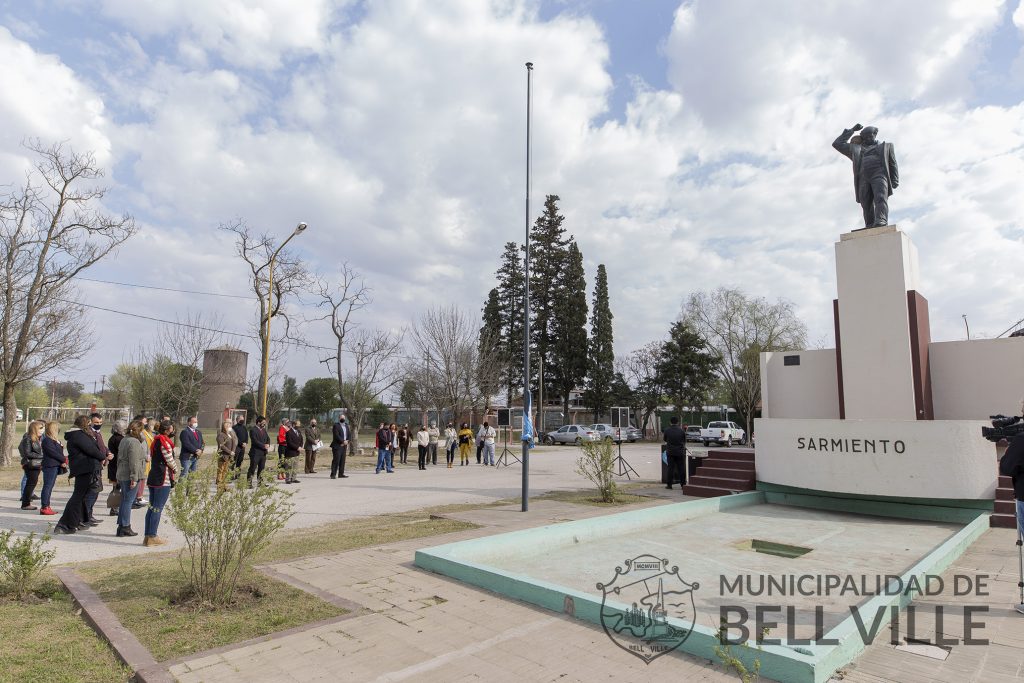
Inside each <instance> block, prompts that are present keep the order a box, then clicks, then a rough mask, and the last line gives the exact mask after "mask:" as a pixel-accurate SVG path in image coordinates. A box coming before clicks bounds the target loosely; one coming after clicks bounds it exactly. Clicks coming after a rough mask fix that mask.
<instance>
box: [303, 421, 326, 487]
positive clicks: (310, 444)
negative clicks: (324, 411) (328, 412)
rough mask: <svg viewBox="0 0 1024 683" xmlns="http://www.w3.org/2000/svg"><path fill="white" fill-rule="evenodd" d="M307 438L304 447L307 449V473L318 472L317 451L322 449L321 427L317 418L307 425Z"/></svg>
mask: <svg viewBox="0 0 1024 683" xmlns="http://www.w3.org/2000/svg"><path fill="white" fill-rule="evenodd" d="M304 436H305V437H306V438H305V439H304V441H303V444H302V445H303V449H304V450H305V451H306V474H316V452H317V451H318V450H320V446H321V443H320V428H319V427H317V426H316V418H313V419H312V420H310V421H309V424H308V425H306V433H305V435H304Z"/></svg>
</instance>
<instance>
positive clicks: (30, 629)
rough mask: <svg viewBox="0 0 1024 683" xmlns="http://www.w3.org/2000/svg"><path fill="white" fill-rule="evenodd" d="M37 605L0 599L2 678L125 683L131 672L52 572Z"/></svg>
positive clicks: (57, 682)
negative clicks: (80, 614)
mask: <svg viewBox="0 0 1024 683" xmlns="http://www.w3.org/2000/svg"><path fill="white" fill-rule="evenodd" d="M36 595H37V596H41V598H42V599H40V600H39V602H37V603H35V604H28V603H21V602H17V601H15V600H10V599H7V598H0V623H2V624H3V628H2V629H0V631H2V632H3V647H0V672H2V673H0V679H2V680H5V681H18V683H61V682H67V683H72V682H74V683H80V682H81V681H104V683H106V682H107V681H110V682H111V683H113V682H116V681H127V680H128V678H129V677H130V676H131V673H132V672H131V671H130V670H128V669H127V668H125V667H124V666H123V665H122V664H121V663H120V662H119V661H118V660H117V658H116V657H115V656H114V653H113V652H112V651H111V650H110V648H109V647H108V646H107V644H106V643H105V642H104V641H102V640H100V638H99V636H97V635H96V634H95V632H93V630H92V629H91V628H89V626H88V624H86V623H85V621H83V620H82V618H81V617H80V616H78V614H77V608H76V607H75V605H74V603H73V602H72V601H71V596H70V595H69V594H68V593H67V592H66V591H65V590H64V587H63V586H62V585H61V584H60V582H59V581H58V580H57V579H56V578H54V577H52V576H50V577H47V578H46V579H45V580H43V581H41V582H40V585H39V587H38V589H37V591H36Z"/></svg>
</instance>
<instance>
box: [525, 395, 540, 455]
mask: <svg viewBox="0 0 1024 683" xmlns="http://www.w3.org/2000/svg"><path fill="white" fill-rule="evenodd" d="M523 441H526V442H527V444H528V447H529V448H533V447H534V446H535V445H537V444H536V443H534V437H533V422H531V421H530V397H529V396H527V398H526V401H525V403H524V407H523Z"/></svg>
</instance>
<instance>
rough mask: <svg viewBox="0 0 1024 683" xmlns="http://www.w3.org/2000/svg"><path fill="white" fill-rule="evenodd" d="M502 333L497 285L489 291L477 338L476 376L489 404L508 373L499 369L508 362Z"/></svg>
mask: <svg viewBox="0 0 1024 683" xmlns="http://www.w3.org/2000/svg"><path fill="white" fill-rule="evenodd" d="M501 333H502V329H501V300H500V298H499V297H498V288H497V287H495V288H494V289H492V290H491V291H490V292H488V293H487V303H485V304H484V311H483V321H482V324H481V326H480V335H479V337H478V339H477V361H478V364H479V367H478V372H477V376H476V377H475V378H474V379H475V380H476V381H477V383H478V384H479V385H480V391H481V392H482V393H483V395H484V398H485V401H486V403H487V405H488V406H489V405H490V399H491V398H492V397H493V396H494V394H496V393H497V392H498V391H500V390H501V387H502V386H503V384H504V380H505V376H506V375H507V371H503V372H499V371H498V367H501V368H504V367H505V366H506V365H507V364H508V357H507V355H506V353H505V348H504V345H503V344H502V338H501Z"/></svg>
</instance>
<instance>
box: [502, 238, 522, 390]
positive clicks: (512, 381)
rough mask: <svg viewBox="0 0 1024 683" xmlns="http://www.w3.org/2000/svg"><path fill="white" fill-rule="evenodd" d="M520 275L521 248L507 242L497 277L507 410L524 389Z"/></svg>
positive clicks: (518, 245)
mask: <svg viewBox="0 0 1024 683" xmlns="http://www.w3.org/2000/svg"><path fill="white" fill-rule="evenodd" d="M523 271H524V264H523V246H522V245H520V244H516V243H515V242H506V243H505V250H504V251H503V252H502V254H501V265H500V266H499V267H498V272H497V274H496V275H497V278H498V287H497V290H498V313H499V316H500V329H501V346H502V350H503V352H504V355H505V357H506V359H507V361H508V364H507V366H506V368H507V370H506V374H505V377H503V378H502V379H503V384H504V386H505V388H506V398H507V400H508V403H507V405H509V406H511V405H512V399H513V398H515V394H517V393H518V392H520V391H522V386H523V299H524V298H525V296H526V277H525V275H524V272H523Z"/></svg>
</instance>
